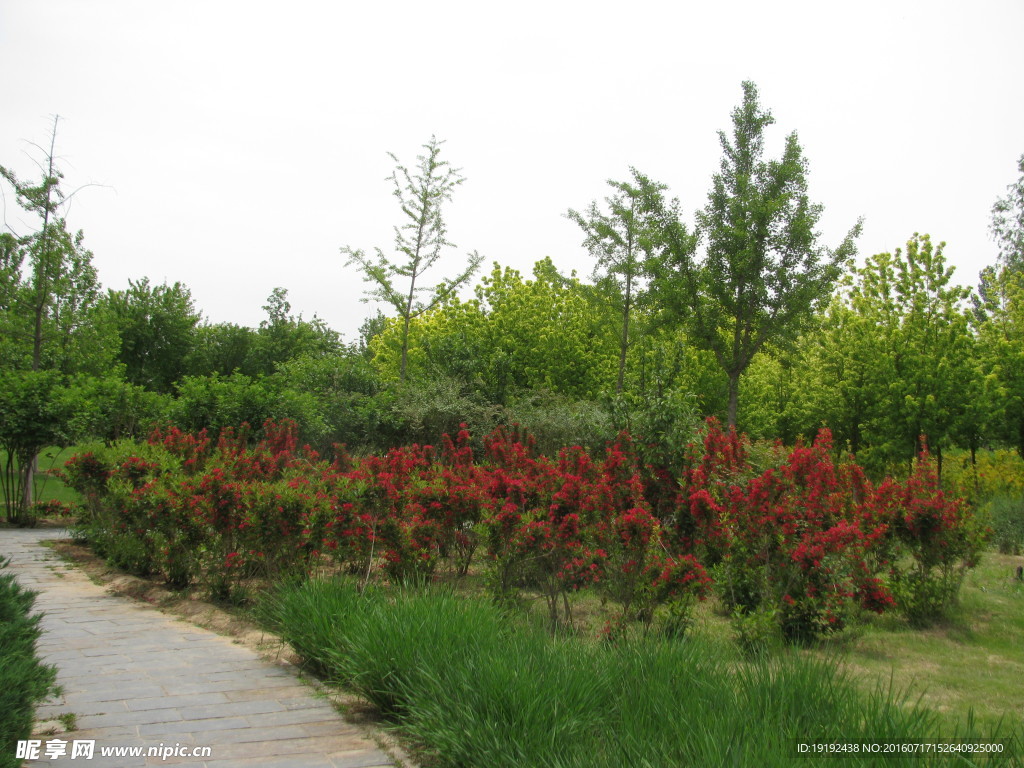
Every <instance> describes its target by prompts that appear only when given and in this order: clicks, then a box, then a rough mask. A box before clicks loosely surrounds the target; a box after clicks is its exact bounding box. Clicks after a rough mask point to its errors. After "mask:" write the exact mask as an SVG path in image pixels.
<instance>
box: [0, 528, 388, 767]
mask: <svg viewBox="0 0 1024 768" xmlns="http://www.w3.org/2000/svg"><path fill="white" fill-rule="evenodd" d="M61 537H66V533H64V532H62V531H55V530H12V531H3V532H2V533H0V556H6V557H9V558H11V563H12V564H11V567H10V570H11V572H13V573H14V574H15V578H17V580H18V581H19V583H21V584H22V585H24V586H26V587H27V588H30V589H32V590H34V591H36V592H38V593H39V594H38V596H37V598H36V606H35V607H36V610H37V611H42V612H43V613H44V616H43V619H42V622H41V626H42V628H43V630H44V634H43V636H42V637H41V638H40V641H39V644H38V647H39V650H40V655H41V656H44V657H45V658H46V659H47V660H48V663H51V664H54V665H56V666H57V668H58V678H57V682H58V684H59V685H62V686H63V688H64V691H63V694H62V696H60V697H59V698H57V699H55V700H52V701H49V702H46V703H45V704H44V705H43V706H41V707H40V708H39V713H40V715H41V716H42V715H45V716H46V717H47V718H56V717H57V716H58V715H61V714H65V713H73V714H75V716H76V721H77V730H75V731H73V732H71V733H65V734H58V735H55V736H49V737H48V736H40V737H39V738H41V739H43V740H44V742H45V740H46V739H47V738H60V739H63V740H66V741H68V742H70V741H72V740H75V739H78V740H84V739H95V740H96V751H95V756H94V757H93V759H92V760H89V761H88V765H89V766H91V767H92V768H105V766H110V767H111V768H114V767H115V766H116V768H130V767H131V766H140V767H141V766H147V765H167V764H181V765H193V766H197V767H198V766H207V768H234V766H260V767H261V768H279V767H280V768H384V767H385V766H393V765H394V763H393V761H392V760H391V759H390V758H388V756H387V755H386V754H384V753H383V752H382V751H381V750H380V749H379V748H378V747H377V746H376V745H375V744H374V743H373V741H372V740H370V739H369V738H367V737H366V736H365V735H364V734H363V732H362V730H361V729H359V728H358V727H356V726H354V725H352V724H350V723H347V722H346V721H345V720H344V718H343V717H342V716H341V715H340V714H338V713H337V712H336V711H335V710H334V709H333V707H331V705H330V704H329V703H328V702H326V701H325V700H324V699H323V698H322V697H318V696H316V694H315V692H314V691H313V690H312V689H311V688H309V687H308V686H306V685H303V684H302V683H301V682H300V681H299V679H298V677H297V676H296V674H295V672H294V670H292V669H291V668H286V667H283V666H281V665H279V664H274V663H272V662H267V661H264V660H263V659H261V658H259V657H258V656H257V655H256V654H255V653H253V652H252V651H250V650H249V649H247V648H244V647H242V646H240V645H238V644H235V643H232V642H231V640H229V639H227V638H224V637H220V636H219V635H216V634H215V633H213V632H208V631H205V630H202V629H198V628H194V627H192V626H191V625H188V624H187V623H185V622H182V621H181V620H179V619H176V618H173V617H169V616H166V615H165V614H162V613H160V612H158V611H155V610H153V609H150V608H146V607H142V606H140V605H138V604H137V603H135V602H133V601H131V600H129V599H127V598H123V597H119V596H117V595H113V594H110V593H108V592H106V590H105V589H104V588H103V587H101V586H97V585H95V584H93V583H92V582H90V581H89V580H88V578H86V577H85V576H84V574H82V573H81V572H80V571H78V570H77V569H75V568H73V567H67V566H65V565H64V564H63V563H61V562H60V561H59V560H57V559H56V558H55V555H54V554H53V553H52V552H50V551H49V550H47V549H45V548H43V547H41V546H39V541H40V540H41V539H44V538H61ZM131 745H136V746H140V747H143V748H145V749H148V748H150V747H156V746H159V745H170V746H174V745H188V746H209V747H211V749H212V755H211V757H209V758H197V757H191V756H189V757H168V758H167V759H163V758H162V757H160V756H154V757H149V756H146V754H145V752H143V755H142V756H138V757H128V756H112V757H102V756H101V753H100V750H101V748H102V747H120V746H131ZM68 761H69V757H67V756H65V757H63V758H53V759H46V758H45V757H44V758H43V759H40V760H32V761H27V762H26V763H25V766H26V768H36V767H37V766H47V765H53V766H61V765H67V764H69V763H68ZM83 764H84V763H83Z"/></svg>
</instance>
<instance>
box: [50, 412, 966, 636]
mask: <svg viewBox="0 0 1024 768" xmlns="http://www.w3.org/2000/svg"><path fill="white" fill-rule="evenodd" d="M261 434H262V435H263V437H262V439H260V440H259V441H258V442H256V443H255V444H253V445H250V440H249V439H248V436H247V433H246V430H245V429H243V430H241V431H239V432H235V431H233V430H230V429H228V430H224V431H223V432H222V433H221V435H220V436H219V438H218V439H217V440H214V439H212V438H211V437H210V436H208V435H207V434H206V433H204V432H200V433H197V434H187V433H183V432H181V431H180V430H178V429H177V428H173V427H172V428H167V429H164V430H158V431H156V432H154V433H153V434H152V435H151V436H150V438H149V440H148V442H147V443H145V444H143V445H136V444H119V445H116V446H115V447H113V448H109V449H101V448H97V449H96V450H93V451H90V452H85V453H81V454H79V455H76V456H75V457H74V458H73V459H72V460H71V461H69V462H68V463H67V465H66V468H65V472H66V476H67V481H68V482H69V484H70V485H72V487H74V488H75V489H76V490H77V491H79V492H80V493H81V494H82V495H83V497H84V498H86V499H87V501H88V513H87V515H86V517H85V519H84V520H83V528H84V530H85V532H86V534H87V535H88V536H89V537H90V538H91V539H92V540H93V542H94V543H95V545H96V546H97V547H98V548H99V549H100V551H101V552H103V553H105V554H106V555H107V556H108V557H110V558H112V559H113V560H115V561H116V563H117V564H118V565H119V566H121V567H125V568H128V569H130V570H134V571H136V572H156V573H160V574H162V575H163V576H164V577H165V578H166V579H167V580H168V582H170V583H172V584H174V585H178V586H185V585H187V584H190V583H192V582H193V581H195V580H204V581H205V582H206V584H207V586H208V587H209V588H210V590H211V591H212V592H214V593H215V594H218V595H220V596H222V597H226V596H229V595H230V594H231V593H232V591H233V590H235V589H236V587H237V586H238V585H239V584H240V583H242V582H244V581H245V580H246V579H248V578H250V577H253V576H277V575H281V574H285V573H301V574H308V573H310V572H311V571H313V570H315V569H317V568H319V567H322V566H329V567H331V568H334V569H340V570H342V571H346V572H350V573H355V574H361V575H363V576H364V578H368V577H369V576H370V575H373V574H375V573H378V572H381V571H382V572H383V573H384V575H385V576H386V577H387V578H389V579H391V580H394V581H405V580H408V579H410V578H422V577H429V576H431V575H433V574H435V573H436V572H437V571H438V570H439V569H446V570H448V571H450V572H452V573H454V574H458V575H462V574H465V573H466V572H467V571H468V570H469V568H470V566H471V564H473V563H474V562H476V563H481V562H482V563H483V565H484V566H485V571H486V574H487V578H488V583H489V586H490V588H491V590H492V592H493V594H494V596H496V597H498V598H501V599H515V598H516V597H517V596H519V595H521V594H522V593H523V591H524V590H527V591H530V592H533V593H536V594H540V595H542V596H543V597H544V599H545V601H546V604H547V608H548V615H549V617H550V621H551V624H552V626H553V627H555V626H558V625H559V624H561V623H563V622H566V621H570V620H571V610H572V600H571V599H570V598H571V595H572V594H573V593H574V592H576V591H578V590H582V589H590V590H595V591H597V592H599V593H600V594H601V596H602V598H604V599H607V600H611V601H613V602H614V603H615V604H617V605H618V606H619V607H620V611H619V618H618V619H617V621H616V622H613V623H612V624H611V625H609V627H608V630H609V631H615V630H617V629H618V628H620V627H622V626H625V625H626V624H627V623H629V622H632V621H639V622H641V623H643V624H644V625H649V624H651V623H652V622H653V621H654V619H655V617H656V616H658V618H659V621H663V622H664V623H665V626H666V629H669V630H670V631H675V632H678V631H682V630H685V628H686V625H687V621H688V614H689V608H690V607H691V606H692V604H693V601H695V600H698V599H701V598H703V597H704V596H705V595H706V594H708V592H709V589H710V587H711V585H712V583H714V585H715V588H716V589H717V591H718V594H719V597H720V598H721V599H722V601H724V603H725V605H726V606H727V607H728V608H729V609H730V610H731V611H733V612H734V614H735V615H736V616H737V620H738V621H742V620H743V617H748V616H751V615H767V616H768V617H769V618H770V622H771V623H773V624H775V625H777V626H778V627H779V628H780V629H781V630H782V632H783V633H784V634H785V635H786V636H787V637H788V638H789V639H807V638H811V637H814V636H817V635H821V634H827V633H830V632H833V631H835V630H838V629H840V628H842V627H843V626H844V625H845V624H847V623H848V622H849V621H850V620H851V618H853V617H854V616H855V614H856V613H857V612H859V611H862V610H872V611H879V612H880V611H883V610H886V609H889V608H892V607H894V606H896V607H899V608H900V609H902V610H903V611H904V612H905V613H906V614H907V615H908V616H909V617H910V618H911V619H913V620H921V621H923V620H927V619H929V618H931V617H934V616H936V615H938V614H940V613H941V612H942V611H943V610H944V609H945V607H946V606H948V604H949V603H950V602H951V601H952V600H953V599H954V598H955V595H956V593H957V590H958V588H959V585H960V581H961V579H962V576H963V573H964V571H965V569H966V568H969V567H970V566H971V565H973V563H974V559H975V556H976V554H977V552H978V549H979V547H980V545H981V536H980V530H979V529H978V527H977V526H976V525H975V524H974V522H973V518H972V517H971V516H970V514H969V513H968V510H967V508H966V507H965V505H963V504H962V503H960V502H959V501H958V500H957V499H954V498H951V497H948V496H946V495H945V494H944V493H943V492H942V491H941V490H940V489H939V487H938V482H937V479H936V476H935V472H934V469H933V466H932V463H931V462H930V460H929V458H928V457H927V455H923V456H922V457H921V459H920V461H919V462H918V463H917V464H916V467H915V470H914V472H913V474H912V475H911V476H910V477H909V478H908V479H907V480H906V481H905V482H896V481H893V480H891V479H887V480H885V481H884V482H882V483H880V484H878V485H874V484H872V483H871V482H870V481H869V480H868V479H867V478H866V477H865V476H864V474H863V473H862V472H861V471H860V470H859V468H858V467H857V466H856V465H855V464H853V463H850V462H847V463H840V464H836V463H835V462H834V461H833V460H832V457H831V456H832V446H831V442H830V437H829V434H828V432H827V431H823V432H822V433H821V434H819V436H818V438H817V440H816V441H815V442H814V443H813V444H812V445H809V446H807V445H797V447H795V448H794V449H792V450H791V451H788V452H787V451H785V450H783V449H782V448H776V449H774V450H761V451H760V453H756V454H755V452H752V450H751V446H750V445H749V443H748V442H747V441H746V440H745V439H744V438H743V437H742V436H740V435H738V434H736V433H735V432H732V431H730V432H723V431H722V430H721V429H720V428H719V427H718V425H717V424H716V423H715V422H713V421H711V422H709V423H708V425H707V427H706V429H705V430H704V435H703V440H702V442H699V443H694V444H691V445H690V446H689V447H688V449H687V450H686V452H685V456H684V458H683V460H682V462H681V466H675V467H671V466H666V465H657V464H654V463H651V462H649V461H645V460H644V459H642V458H641V456H644V455H645V452H644V450H643V446H642V445H641V446H639V447H638V446H637V445H635V444H634V442H633V441H632V440H631V439H630V437H629V436H628V435H627V434H624V433H623V434H621V435H620V437H619V439H618V440H617V441H615V442H614V443H612V444H610V445H609V446H608V447H607V448H606V450H605V451H604V455H603V456H600V457H595V456H594V455H592V454H591V453H590V452H588V451H586V450H584V449H583V448H581V447H579V446H574V447H569V448H564V449H562V451H561V452H560V453H559V455H558V457H557V458H555V459H549V458H546V457H544V456H541V455H538V453H537V452H536V450H535V448H534V446H533V444H532V441H531V440H530V439H529V438H528V437H524V436H522V435H518V434H516V433H514V432H511V431H507V430H503V429H498V430H496V431H495V432H493V433H491V434H490V435H489V436H487V437H486V438H484V440H483V441H482V443H483V448H482V449H479V450H474V448H473V447H472V445H471V442H470V436H469V433H468V431H467V430H466V429H462V430H461V431H459V432H458V434H457V435H456V437H455V439H454V440H453V439H450V438H449V437H448V436H447V435H446V436H445V437H444V439H443V440H442V443H441V445H440V446H439V447H437V448H435V447H433V446H429V445H412V446H408V447H405V448H396V449H393V450H391V451H389V452H388V453H386V454H384V455H379V456H368V457H365V458H361V459H354V458H352V457H351V456H349V455H347V454H346V453H345V452H344V450H340V449H339V451H338V452H337V455H336V456H335V457H334V459H333V461H331V462H328V461H326V460H325V459H322V458H321V457H320V456H319V455H318V454H317V453H316V452H315V451H312V450H311V449H309V448H308V447H305V448H299V447H298V446H297V443H296V434H295V428H294V425H293V424H291V423H288V422H284V423H280V424H275V423H273V422H268V423H266V424H265V425H264V427H263V429H262V433H261ZM648 455H649V454H648ZM673 470H675V471H673ZM481 555H482V556H481ZM661 606H666V608H665V609H664V610H659V608H660V607H661Z"/></svg>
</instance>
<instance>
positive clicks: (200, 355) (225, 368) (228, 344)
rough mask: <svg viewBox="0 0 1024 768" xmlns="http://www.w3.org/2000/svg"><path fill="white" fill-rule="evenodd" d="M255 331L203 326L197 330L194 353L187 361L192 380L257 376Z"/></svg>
mask: <svg viewBox="0 0 1024 768" xmlns="http://www.w3.org/2000/svg"><path fill="white" fill-rule="evenodd" d="M255 344H256V331H254V330H253V329H252V328H247V327H245V326H242V325H235V324H234V323H213V324H210V323H204V324H203V325H200V326H199V327H198V328H197V329H196V337H195V342H194V344H193V347H192V352H191V353H190V354H189V356H188V357H187V358H186V360H185V371H186V374H187V375H189V376H211V375H219V376H230V375H231V374H232V373H235V372H236V371H237V372H239V373H242V374H245V375H246V376H252V375H253V374H254V373H255V369H254V365H253V362H252V360H253V352H252V351H253V347H254V346H255Z"/></svg>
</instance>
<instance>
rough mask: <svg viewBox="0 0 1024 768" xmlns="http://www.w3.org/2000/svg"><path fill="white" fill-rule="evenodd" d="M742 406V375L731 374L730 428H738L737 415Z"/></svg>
mask: <svg viewBox="0 0 1024 768" xmlns="http://www.w3.org/2000/svg"><path fill="white" fill-rule="evenodd" d="M739 404H740V375H739V373H738V372H737V373H730V374H729V414H728V419H729V426H730V427H733V428H735V427H736V413H737V411H739Z"/></svg>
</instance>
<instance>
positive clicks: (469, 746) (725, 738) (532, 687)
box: [261, 581, 1020, 768]
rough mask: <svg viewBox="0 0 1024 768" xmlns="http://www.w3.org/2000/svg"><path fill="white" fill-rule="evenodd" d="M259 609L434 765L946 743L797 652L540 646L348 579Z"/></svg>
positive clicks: (930, 726)
mask: <svg viewBox="0 0 1024 768" xmlns="http://www.w3.org/2000/svg"><path fill="white" fill-rule="evenodd" d="M261 613H262V615H263V617H264V619H265V620H266V621H267V623H268V624H269V625H270V626H271V627H272V628H273V629H274V630H276V631H277V632H279V633H280V634H281V635H282V637H283V638H284V639H285V640H286V641H288V642H289V643H291V644H292V645H293V646H294V647H295V648H296V650H298V651H299V653H301V654H302V655H303V656H305V657H306V658H307V659H309V660H310V661H311V662H312V663H314V664H315V665H316V667H317V668H318V669H319V670H320V671H321V672H322V673H324V674H325V675H326V676H327V677H328V678H330V679H333V680H335V681H338V682H341V683H343V684H345V685H347V686H348V687H350V688H351V689H353V690H355V691H357V692H358V693H360V694H362V695H363V696H365V697H366V698H367V699H369V700H370V701H372V702H373V703H375V704H376V705H377V706H378V707H380V708H381V710H382V711H383V712H384V713H385V714H386V715H387V716H388V717H389V718H391V719H392V720H393V721H394V722H395V723H396V724H397V725H398V726H399V727H400V728H401V729H402V730H403V732H404V733H406V734H407V735H408V736H409V737H411V738H412V739H413V741H414V742H415V743H416V744H417V745H418V746H419V747H420V748H421V749H422V752H423V756H424V759H425V763H427V764H430V765H437V766H452V767H453V768H454V767H456V766H457V767H460V768H461V767H462V766H467V767H468V766H480V765H488V766H507V767H508V768H512V766H517V767H519V766H531V767H532V766H559V767H562V766H564V767H566V768H572V767H574V766H579V767H580V768H583V767H584V766H586V767H587V768H591V767H597V768H601V767H602V766H609V768H610V767H611V766H622V765H638V766H650V767H651V768H654V767H655V766H666V768H667V767H668V766H672V767H673V768H674V767H676V766H689V765H769V766H771V765H791V764H792V761H793V759H794V758H795V757H796V756H797V755H796V743H797V741H811V740H817V741H857V740H871V741H880V740H887V741H898V740H914V741H918V740H925V741H928V740H931V741H941V740H948V738H949V734H939V733H938V732H937V729H938V723H937V720H936V717H935V715H934V714H933V713H932V712H930V711H929V710H926V709H924V708H921V707H920V706H918V705H917V704H916V702H913V701H909V700H908V699H907V698H906V697H905V696H902V695H900V694H899V693H898V692H895V691H893V690H891V689H889V688H880V689H878V690H877V691H875V692H874V693H873V694H865V693H863V692H862V691H861V690H860V689H859V688H858V687H857V686H855V685H854V684H853V682H852V681H851V680H850V679H848V678H847V677H846V676H845V675H844V674H843V673H842V672H840V671H839V668H838V666H837V665H836V664H835V663H834V662H833V661H830V660H821V659H815V658H811V657H808V656H806V655H804V654H801V653H799V652H797V651H791V652H788V653H785V654H783V655H781V656H775V657H768V656H763V657H759V658H757V659H755V660H753V661H744V660H741V659H739V658H738V657H737V656H736V654H735V651H734V650H732V649H730V648H729V647H728V646H726V645H722V644H714V643H712V642H710V641H702V640H700V639H698V638H690V639H687V640H686V641H674V640H671V639H665V638H657V637H654V636H648V637H646V638H636V639H633V640H622V641H620V642H618V643H595V642H589V641H586V640H584V639H581V638H578V637H556V638H554V639H552V638H551V637H550V636H548V635H547V633H546V632H544V630H543V628H540V627H538V626H535V625H529V624H526V623H523V622H522V621H521V620H519V619H515V618H512V617H510V616H508V615H506V614H504V613H502V611H501V609H500V608H499V607H497V606H495V605H493V604H492V603H489V602H487V601H485V600H479V599H471V598H466V597H459V596H456V595H453V594H452V593H451V592H449V591H445V590H441V589H436V588H428V589H410V588H403V589H399V590H395V591H384V590H383V589H367V590H365V591H363V592H360V590H359V589H358V588H357V586H356V585H354V584H352V583H350V582H345V581H329V582H324V581H310V582H306V583H304V584H300V585H291V586H285V587H281V588H279V589H278V590H277V591H276V592H275V593H273V594H272V595H271V596H270V597H269V598H268V599H267V600H266V601H265V602H264V603H263V604H262V606H261ZM998 735H999V734H997V733H987V734H980V733H975V732H973V731H969V730H966V729H965V730H964V732H963V733H961V734H959V736H971V737H976V738H982V737H984V738H986V739H989V740H992V739H994V738H997V737H998ZM1013 738H1019V737H1017V736H1016V735H1014V736H1013ZM1004 741H1005V739H1004ZM1013 746H1014V745H1012V744H1011V745H1008V748H1007V749H1008V751H1007V754H1010V752H1009V750H1010V749H1011V748H1013ZM1016 746H1017V747H1018V748H1019V746H1020V745H1019V743H1018V744H1016ZM877 760H878V758H877V757H873V758H870V759H864V758H856V757H854V758H850V759H849V760H848V761H844V760H843V759H837V760H836V761H835V763H834V764H835V765H862V764H863V765H872V764H877ZM831 762H832V761H830V763H831ZM901 764H910V765H913V764H927V759H924V758H922V759H920V761H919V762H917V761H916V760H915V759H909V760H903V761H901ZM989 764H996V763H989Z"/></svg>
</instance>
